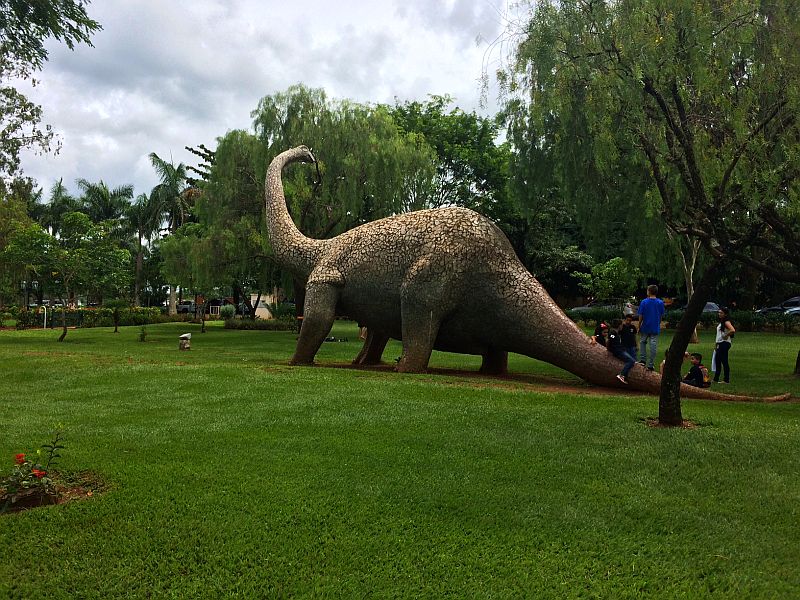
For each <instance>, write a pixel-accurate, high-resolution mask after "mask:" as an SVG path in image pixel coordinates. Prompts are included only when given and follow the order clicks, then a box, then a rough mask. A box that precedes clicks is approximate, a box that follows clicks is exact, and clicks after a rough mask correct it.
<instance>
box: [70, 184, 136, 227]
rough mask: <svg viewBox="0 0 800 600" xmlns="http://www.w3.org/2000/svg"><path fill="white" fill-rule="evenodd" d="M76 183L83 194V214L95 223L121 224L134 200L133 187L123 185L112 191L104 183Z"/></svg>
mask: <svg viewBox="0 0 800 600" xmlns="http://www.w3.org/2000/svg"><path fill="white" fill-rule="evenodd" d="M76 183H77V184H78V187H79V188H80V189H81V190H82V192H83V195H82V196H81V204H82V205H83V207H82V208H83V212H84V213H85V214H86V215H88V216H89V218H90V219H91V220H92V221H93V222H95V223H100V222H101V221H113V222H114V224H115V225H118V224H119V222H120V221H121V220H122V217H123V216H124V215H125V211H126V210H127V209H128V206H130V203H131V199H132V198H133V186H132V185H130V184H127V185H121V186H118V187H116V188H114V189H113V190H112V189H111V188H109V187H108V185H106V183H104V182H103V181H100V182H99V183H91V182H89V181H86V180H85V179H78V180H77V182H76Z"/></svg>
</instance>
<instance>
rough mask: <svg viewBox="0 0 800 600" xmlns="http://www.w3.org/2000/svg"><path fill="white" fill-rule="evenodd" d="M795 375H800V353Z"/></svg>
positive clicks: (795, 366)
mask: <svg viewBox="0 0 800 600" xmlns="http://www.w3.org/2000/svg"><path fill="white" fill-rule="evenodd" d="M794 374H795V375H800V352H798V353H797V360H796V361H795V363H794Z"/></svg>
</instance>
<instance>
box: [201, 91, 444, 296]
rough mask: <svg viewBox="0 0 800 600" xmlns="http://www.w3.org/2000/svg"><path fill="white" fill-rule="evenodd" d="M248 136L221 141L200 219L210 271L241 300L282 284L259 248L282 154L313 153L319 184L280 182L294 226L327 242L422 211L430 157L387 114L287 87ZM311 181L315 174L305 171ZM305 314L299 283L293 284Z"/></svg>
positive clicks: (293, 178) (263, 104)
mask: <svg viewBox="0 0 800 600" xmlns="http://www.w3.org/2000/svg"><path fill="white" fill-rule="evenodd" d="M252 116H253V125H254V130H255V131H254V133H249V132H245V131H233V132H229V133H228V134H226V136H224V137H223V138H221V139H220V140H219V145H218V147H217V149H216V150H215V153H214V157H213V163H212V164H210V165H211V171H210V173H209V175H208V179H207V181H206V183H205V184H204V185H203V193H202V194H201V196H200V197H199V200H198V205H197V214H198V216H199V218H200V220H201V221H202V222H203V224H204V225H206V226H207V232H206V235H207V236H209V238H210V239H215V240H217V243H216V244H215V245H214V249H215V252H214V256H215V259H216V265H217V268H216V271H217V273H218V275H219V276H220V277H223V278H224V279H225V280H226V281H227V282H228V283H230V282H234V289H235V290H236V289H237V287H238V291H239V292H241V293H243V294H244V299H245V301H246V302H248V301H249V295H248V294H246V293H245V291H246V290H247V289H248V288H252V289H254V290H256V291H260V290H263V289H265V288H267V289H268V287H270V286H272V285H275V284H276V283H277V282H278V281H283V280H284V279H286V277H285V276H284V275H283V274H282V273H281V272H280V271H279V270H278V269H277V268H276V266H275V265H274V263H273V261H272V258H271V249H270V248H269V246H268V243H267V242H266V235H265V216H264V177H265V174H266V169H267V166H268V164H269V162H270V161H271V159H272V158H273V157H274V156H276V155H277V154H278V153H280V152H282V151H284V150H286V149H287V148H289V147H292V146H297V145H300V144H306V145H309V146H311V147H313V149H314V151H315V153H316V157H317V159H318V161H319V163H318V166H319V172H320V175H321V180H317V178H316V177H313V176H310V175H309V172H307V171H301V170H296V171H294V172H292V173H289V174H287V175H286V176H285V179H284V185H285V187H286V197H287V202H288V204H289V209H290V212H291V213H292V215H293V218H294V219H295V221H296V222H297V224H298V227H299V228H300V229H301V230H303V231H304V232H306V233H308V234H309V235H312V236H315V237H322V238H327V237H331V236H333V235H336V234H338V233H341V232H342V231H345V230H347V229H350V228H352V227H354V226H357V225H360V224H362V223H365V222H367V221H371V220H375V219H379V218H382V217H385V216H387V215H391V214H395V213H399V212H403V211H407V210H412V209H415V208H422V207H424V206H426V205H428V204H429V200H430V193H431V189H432V181H433V177H434V167H435V156H434V153H433V151H432V150H431V149H430V147H429V146H428V145H427V144H426V143H425V142H424V140H423V138H422V136H420V135H419V134H414V133H403V132H400V131H398V128H397V126H396V125H395V123H394V121H393V120H392V118H391V116H390V114H389V112H388V110H387V109H386V108H385V107H371V106H366V105H361V104H357V103H354V102H350V101H346V100H343V101H333V100H329V99H328V98H327V96H326V95H325V92H324V91H323V90H320V89H309V88H306V87H304V86H300V85H298V86H293V87H291V88H289V89H288V90H287V91H286V92H283V93H279V94H275V95H272V96H266V97H265V98H263V99H262V100H261V101H260V102H259V105H258V107H257V109H256V110H255V111H253V113H252ZM312 173H313V171H312ZM294 287H295V300H296V303H297V306H298V308H299V309H300V308H302V299H303V290H304V287H305V281H301V282H294Z"/></svg>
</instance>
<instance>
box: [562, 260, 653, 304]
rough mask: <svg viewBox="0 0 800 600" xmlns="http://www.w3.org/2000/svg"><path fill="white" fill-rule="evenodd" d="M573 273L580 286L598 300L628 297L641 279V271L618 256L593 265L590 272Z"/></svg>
mask: <svg viewBox="0 0 800 600" xmlns="http://www.w3.org/2000/svg"><path fill="white" fill-rule="evenodd" d="M575 275H576V278H577V279H578V280H579V281H580V286H581V288H582V289H583V290H584V291H585V292H586V293H588V294H590V295H592V296H594V297H595V298H597V299H598V300H614V299H621V298H628V297H630V296H631V295H633V292H634V291H635V290H636V288H637V287H638V285H639V281H640V280H641V279H642V272H641V271H640V270H639V269H638V268H636V267H633V266H631V265H629V264H628V262H627V261H626V260H625V259H624V258H620V257H618V256H617V257H615V258H612V259H610V260H608V261H606V262H604V263H598V264H596V265H594V266H593V267H592V272H591V274H586V273H576V274H575Z"/></svg>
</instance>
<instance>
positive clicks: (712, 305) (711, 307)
mask: <svg viewBox="0 0 800 600" xmlns="http://www.w3.org/2000/svg"><path fill="white" fill-rule="evenodd" d="M687 306H689V305H688V304H685V305H684V306H682V307H681V310H686V307H687ZM703 312H704V313H707V312H719V304H717V303H716V302H706V305H705V306H704V307H703Z"/></svg>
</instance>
